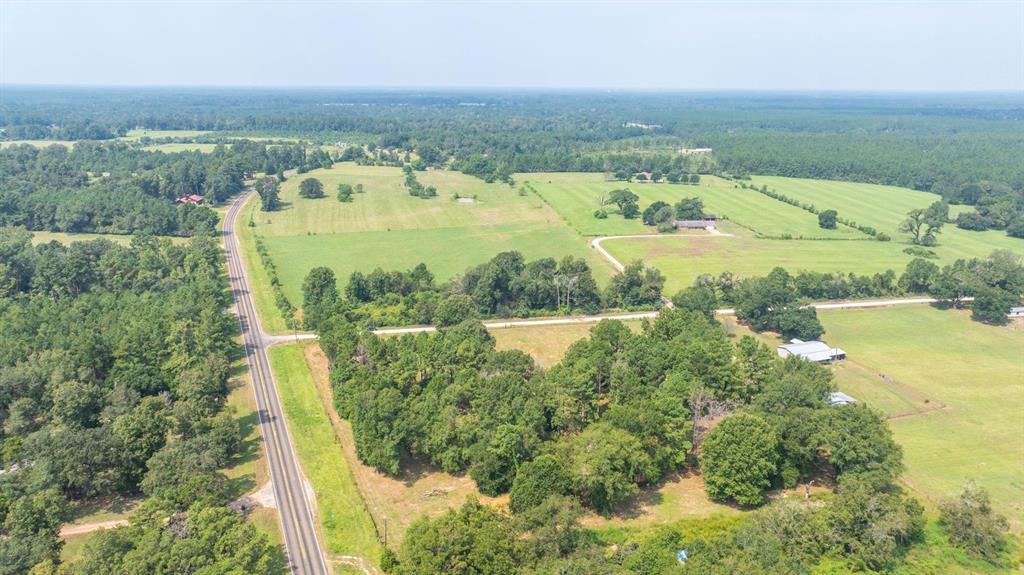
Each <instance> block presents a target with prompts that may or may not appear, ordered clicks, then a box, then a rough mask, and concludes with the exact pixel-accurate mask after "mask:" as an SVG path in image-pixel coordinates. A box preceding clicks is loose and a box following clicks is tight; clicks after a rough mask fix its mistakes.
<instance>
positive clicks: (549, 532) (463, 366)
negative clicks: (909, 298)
mask: <svg viewBox="0 0 1024 575" xmlns="http://www.w3.org/2000/svg"><path fill="white" fill-rule="evenodd" d="M320 337H321V343H322V345H323V346H324V350H325V352H326V353H327V355H328V357H329V358H330V359H331V361H332V371H331V382H332V385H333V386H334V389H335V397H336V407H337V409H338V411H339V413H340V414H341V415H342V416H343V417H346V418H347V419H348V420H349V421H351V422H352V424H353V431H354V434H355V441H356V449H357V453H358V455H359V457H360V458H361V459H362V460H363V461H364V462H366V463H367V464H370V465H374V466H375V467H377V468H378V469H381V470H382V471H384V472H386V473H397V472H398V471H399V470H400V469H401V465H402V464H403V462H404V461H407V460H408V459H410V458H412V459H419V460H422V461H427V462H430V463H431V464H433V465H436V466H438V467H441V468H443V469H445V470H448V471H451V472H459V471H468V473H469V474H470V476H471V477H473V478H474V479H475V480H476V482H477V485H478V487H479V488H480V490H481V492H483V493H485V494H488V495H494V494H498V493H503V492H506V491H508V492H509V493H510V499H509V509H510V511H511V514H505V513H502V512H500V511H495V510H494V509H492V508H490V507H487V506H484V505H481V504H479V503H478V502H476V501H475V500H472V499H471V500H469V501H467V503H466V504H465V505H464V506H463V507H462V508H461V509H459V510H457V511H450V512H449V513H448V514H446V515H444V516H442V517H439V518H436V519H432V520H431V519H426V518H423V519H420V520H418V521H417V522H415V523H414V524H413V525H412V526H411V527H410V529H409V530H408V531H407V533H406V535H405V539H404V542H403V545H402V548H401V550H400V553H399V554H398V555H397V556H392V555H390V554H389V555H388V559H387V561H386V565H384V567H385V569H387V570H389V571H390V572H394V573H402V574H410V575H412V574H426V573H431V574H433V573H456V572H459V573H463V572H480V573H550V572H564V573H568V572H585V573H616V574H617V573H623V574H626V573H662V572H665V571H666V570H668V569H678V568H679V566H678V564H677V563H676V559H675V552H676V551H677V550H678V549H680V548H682V547H683V546H684V545H683V541H682V536H681V534H680V533H679V532H677V531H675V530H673V529H667V530H662V531H660V532H659V533H658V534H657V535H656V536H655V539H656V540H647V539H646V538H645V539H643V540H641V541H639V542H638V543H637V544H633V545H626V546H619V547H618V548H616V549H615V550H613V551H609V550H608V549H605V548H604V547H603V546H602V545H601V544H600V543H599V542H598V541H597V540H595V539H594V538H588V537H586V536H585V534H584V532H583V531H582V529H581V527H580V525H579V518H580V517H581V515H582V513H583V509H584V508H590V509H594V510H597V511H599V512H602V513H606V512H609V511H611V510H613V509H616V508H617V507H618V506H620V505H622V504H624V502H626V501H628V500H629V499H630V498H631V497H633V496H635V495H636V494H637V493H638V491H639V489H641V488H642V487H643V486H645V485H651V484H657V483H658V482H659V481H661V480H662V479H663V478H664V477H666V476H667V475H668V474H671V473H674V472H676V471H679V470H681V469H685V468H686V467H688V466H693V465H696V464H697V463H698V462H699V465H700V469H701V472H702V474H703V476H704V480H705V483H706V485H707V491H708V494H709V495H710V496H711V497H712V498H714V499H717V500H722V501H729V502H735V503H738V504H740V505H743V506H757V505H762V504H763V503H764V502H765V501H766V492H767V491H768V490H770V489H773V488H778V487H792V486H794V485H796V484H797V483H798V482H800V481H808V480H811V479H815V478H819V477H828V478H830V479H831V480H833V481H835V482H836V483H837V484H838V486H839V487H838V489H837V493H836V495H835V496H834V497H832V498H830V499H828V500H826V501H825V502H824V503H822V502H799V503H797V502H780V503H775V504H772V505H769V506H767V507H766V508H764V509H763V510H761V511H757V512H755V513H754V514H752V515H749V516H746V517H745V518H743V519H740V520H739V521H737V522H736V523H729V524H727V525H725V526H724V527H723V528H722V529H720V530H719V531H717V532H716V533H715V534H714V535H715V536H713V537H711V536H707V534H706V533H705V534H704V535H705V536H704V537H691V538H688V540H687V542H686V547H688V548H689V550H690V552H691V559H690V562H688V563H687V565H686V567H685V568H684V569H685V570H686V572H695V573H726V572H763V571H769V570H770V568H771V567H772V566H774V565H776V564H777V563H778V562H780V561H782V562H783V564H785V565H788V566H789V567H790V568H791V569H792V570H793V571H795V572H804V571H810V570H811V568H812V567H813V566H815V565H818V564H819V562H821V561H824V560H825V559H826V558H827V557H831V558H832V560H833V561H835V560H839V561H841V562H843V564H844V565H846V566H848V567H849V568H852V569H875V570H877V569H885V568H888V567H891V566H893V565H895V564H897V563H898V561H899V558H900V555H901V553H902V552H903V551H905V549H906V548H907V547H909V546H910V545H912V544H914V543H915V542H917V541H919V540H920V537H921V530H922V527H923V524H924V520H923V515H922V508H921V506H920V505H919V504H918V503H917V502H916V501H914V500H912V499H910V498H908V497H906V496H905V495H904V494H903V493H902V492H901V491H900V489H899V488H898V487H897V486H896V485H895V484H894V479H895V477H896V475H897V474H898V473H899V472H900V471H901V469H902V456H901V451H900V448H899V446H898V445H897V444H896V443H895V442H894V441H893V439H892V436H891V433H890V432H889V430H888V428H887V426H886V424H885V422H884V420H883V419H882V418H881V416H880V415H879V414H877V413H875V412H874V411H872V410H870V409H868V408H866V407H863V406H852V405H851V406H842V407H831V406H829V405H828V404H827V401H826V398H827V396H828V393H829V392H831V391H832V390H833V389H834V388H833V387H832V383H831V373H830V371H829V370H828V369H827V368H823V367H821V366H818V365H816V364H812V363H807V362H803V361H801V360H799V359H796V358H787V359H786V360H782V359H780V358H778V357H777V356H776V354H774V353H773V352H772V350H770V349H769V348H768V347H766V346H764V345H763V344H760V343H758V342H757V341H756V340H754V339H753V338H751V337H744V338H742V339H741V340H739V341H737V342H736V343H735V344H734V343H732V342H730V341H729V339H728V338H727V337H726V336H725V334H724V331H723V330H722V328H721V326H720V325H719V324H717V323H716V322H714V321H713V320H710V319H708V318H707V317H706V316H705V315H703V314H701V313H696V312H693V311H689V310H683V309H671V310H666V311H664V312H662V313H661V314H660V315H659V316H658V318H656V319H655V320H654V321H653V322H650V323H646V324H645V325H644V327H643V329H642V331H641V332H640V333H633V332H631V331H630V330H629V329H628V328H627V327H626V326H625V325H623V324H621V323H619V322H615V321H604V322H601V323H600V324H598V325H597V326H595V328H594V329H593V330H592V332H591V335H590V337H589V338H587V339H584V340H581V341H579V342H577V343H575V344H573V346H571V347H570V349H569V350H568V351H567V352H566V355H565V357H564V358H563V359H562V361H561V362H560V363H558V364H557V365H555V366H554V367H552V368H551V369H550V370H547V371H544V370H541V369H539V368H537V367H536V366H535V365H534V364H533V362H532V360H531V359H530V358H529V357H528V356H526V355H524V354H522V353H520V352H518V351H502V352H498V351H495V350H494V343H493V339H492V338H491V336H490V335H489V334H488V333H487V331H486V330H485V329H483V327H482V326H481V325H480V324H479V323H476V322H473V321H466V322H463V323H461V324H458V325H456V326H452V327H448V328H443V329H441V330H440V331H439V332H438V333H437V334H419V335H415V336H413V335H408V336H402V337H399V338H386V339H381V338H377V337H374V336H373V335H372V334H369V333H366V332H360V331H359V330H358V329H357V328H356V327H355V326H354V325H353V324H351V323H349V322H347V321H345V319H344V318H343V317H341V316H334V317H331V318H329V319H327V320H326V322H325V324H324V325H323V329H322V330H321V332H320ZM697 446H699V449H698V447H697ZM696 454H699V457H698V458H694V455H696ZM983 519H984V517H982V518H980V519H978V518H976V519H974V520H975V521H979V522H980V521H982V520H983ZM961 523H962V522H961ZM996 527H998V524H996ZM964 531H965V532H966V530H964ZM997 540H998V539H997ZM793 548H796V551H794V550H793ZM691 562H692V563H691ZM730 568H731V569H733V570H732V571H729V569H730ZM736 569H738V571H736Z"/></svg>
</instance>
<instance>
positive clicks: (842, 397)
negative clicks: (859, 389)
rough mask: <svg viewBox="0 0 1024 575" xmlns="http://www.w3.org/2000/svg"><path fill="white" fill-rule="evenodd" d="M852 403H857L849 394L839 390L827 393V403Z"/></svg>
mask: <svg viewBox="0 0 1024 575" xmlns="http://www.w3.org/2000/svg"><path fill="white" fill-rule="evenodd" d="M852 403H857V400H856V399H854V398H852V397H850V396H849V395H846V394H845V393H843V392H841V391H833V392H832V393H830V394H828V404H829V405H833V406H835V405H850V404H852Z"/></svg>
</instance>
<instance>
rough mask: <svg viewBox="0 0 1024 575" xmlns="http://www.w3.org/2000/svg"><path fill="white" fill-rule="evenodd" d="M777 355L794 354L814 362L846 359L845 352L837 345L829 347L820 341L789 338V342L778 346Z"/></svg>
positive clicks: (786, 355)
mask: <svg viewBox="0 0 1024 575" xmlns="http://www.w3.org/2000/svg"><path fill="white" fill-rule="evenodd" d="M778 351H779V357H789V356H791V355H795V356H797V357H799V358H800V359H803V360H805V361H813V362H815V363H832V362H833V361H837V360H840V359H846V352H845V351H843V350H841V349H839V348H838V347H829V346H828V345H826V344H825V343H824V342H820V341H803V340H800V339H791V340H789V343H784V344H782V345H780V346H779V348H778Z"/></svg>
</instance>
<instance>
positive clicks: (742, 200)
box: [516, 173, 863, 238]
mask: <svg viewBox="0 0 1024 575" xmlns="http://www.w3.org/2000/svg"><path fill="white" fill-rule="evenodd" d="M516 179H517V180H520V181H522V182H530V183H531V184H532V185H533V187H534V188H535V189H536V190H537V193H538V194H540V195H541V197H543V198H544V200H546V201H547V202H548V203H549V204H550V205H551V206H552V207H553V208H554V209H555V210H557V211H558V213H559V214H561V216H562V217H563V218H565V220H566V221H567V222H568V223H569V225H571V226H572V227H573V228H575V229H576V230H577V231H579V233H581V234H583V235H588V236H602V235H626V234H643V233H651V232H653V230H652V229H651V228H650V227H649V226H645V225H643V222H641V221H640V219H639V218H637V219H632V220H627V219H624V218H623V217H622V216H620V215H618V210H617V208H615V207H614V206H611V209H610V210H608V212H609V213H608V218H607V219H604V220H599V219H597V218H595V217H594V215H593V214H594V210H596V209H597V208H598V201H599V198H600V197H601V195H602V194H607V193H608V192H610V191H611V190H615V189H619V188H629V189H630V190H632V191H633V192H634V193H635V194H637V195H638V196H640V201H639V203H640V209H641V210H643V209H644V208H646V207H647V206H648V205H650V204H651V203H653V202H655V201H658V200H661V201H663V202H667V203H669V204H675V203H676V202H678V201H679V200H680V199H682V198H686V197H694V196H697V197H700V198H701V199H703V200H704V210H705V211H706V212H710V213H714V214H715V215H717V216H718V217H720V218H721V217H725V218H728V219H729V220H731V221H733V222H736V223H738V224H740V225H742V226H745V227H747V228H751V229H753V230H755V231H756V232H758V233H761V234H765V235H771V236H778V235H783V234H791V235H792V236H794V237H800V236H802V237H809V238H857V237H863V234H861V233H860V232H858V231H856V230H853V229H850V228H847V227H845V226H843V227H840V228H838V229H835V230H823V229H821V228H820V227H819V226H818V219H817V217H816V216H814V215H813V214H810V213H808V212H805V211H804V210H801V209H800V208H797V207H794V206H790V205H789V204H785V203H782V202H779V201H777V200H773V199H772V198H769V197H767V196H765V195H763V194H759V193H757V192H755V191H753V190H744V189H742V188H740V187H739V186H738V185H736V184H734V183H732V182H729V181H727V180H723V179H721V178H717V177H715V176H701V182H700V184H698V185H693V186H691V185H686V184H639V183H630V182H617V181H606V180H605V178H604V174H594V173H539V174H518V175H517V176H516ZM607 209H608V207H606V210H607Z"/></svg>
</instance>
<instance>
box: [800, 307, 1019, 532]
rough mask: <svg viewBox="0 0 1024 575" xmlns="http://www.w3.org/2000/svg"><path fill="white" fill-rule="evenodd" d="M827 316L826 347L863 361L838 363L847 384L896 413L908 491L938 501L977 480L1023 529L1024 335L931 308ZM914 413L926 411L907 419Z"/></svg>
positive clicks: (830, 313)
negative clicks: (842, 350)
mask: <svg viewBox="0 0 1024 575" xmlns="http://www.w3.org/2000/svg"><path fill="white" fill-rule="evenodd" d="M819 317H820V318H821V321H822V324H823V325H824V326H825V329H826V333H825V337H826V339H827V341H829V342H830V343H831V344H833V345H837V346H840V347H842V348H843V349H844V350H846V352H847V354H848V355H849V362H851V363H855V364H856V365H854V366H847V365H843V364H842V363H841V364H840V365H839V366H837V368H836V372H835V373H836V381H837V383H838V384H839V387H840V388H841V389H843V390H844V391H847V393H850V394H851V395H853V396H854V397H858V398H859V399H861V400H863V401H865V402H866V403H868V404H869V405H872V406H874V407H877V408H878V409H880V410H882V411H883V412H885V413H886V414H887V415H890V416H892V418H891V419H890V420H889V425H890V427H891V428H892V430H893V433H894V434H895V437H896V440H897V441H898V442H899V443H900V445H902V446H903V450H904V460H905V462H906V466H907V470H906V472H905V474H904V476H903V479H904V481H905V482H906V484H907V485H908V486H910V487H911V488H912V489H913V490H915V491H916V492H918V493H920V494H921V495H923V496H924V497H925V498H927V499H928V500H929V501H932V502H937V501H939V500H941V499H942V498H945V497H951V496H955V495H956V494H957V493H958V492H959V490H960V488H961V487H962V486H963V483H964V482H965V481H966V480H968V479H974V480H976V481H977V482H978V483H979V484H981V485H982V486H984V487H985V488H987V489H988V490H989V492H990V493H991V495H992V500H993V504H994V505H995V506H996V508H997V509H998V510H999V511H1000V512H1001V513H1003V514H1005V515H1006V516H1007V517H1008V518H1009V519H1010V521H1011V523H1012V524H1013V525H1014V527H1015V528H1016V529H1018V530H1019V529H1020V528H1021V527H1022V524H1024V433H1022V432H1024V331H1021V330H1019V329H1014V328H1011V327H993V326H988V325H985V324H981V323H978V322H975V321H972V320H971V319H970V317H969V314H968V313H967V312H957V311H952V310H939V309H935V308H931V307H928V306H903V307H894V308H887V309H871V310H856V311H827V312H820V313H819ZM858 366H860V367H862V368H863V369H859V368H858ZM926 402H927V403H926ZM914 410H927V411H924V412H923V413H920V414H913V413H910V414H909V415H908V414H907V412H908V411H911V412H912V411H914Z"/></svg>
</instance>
